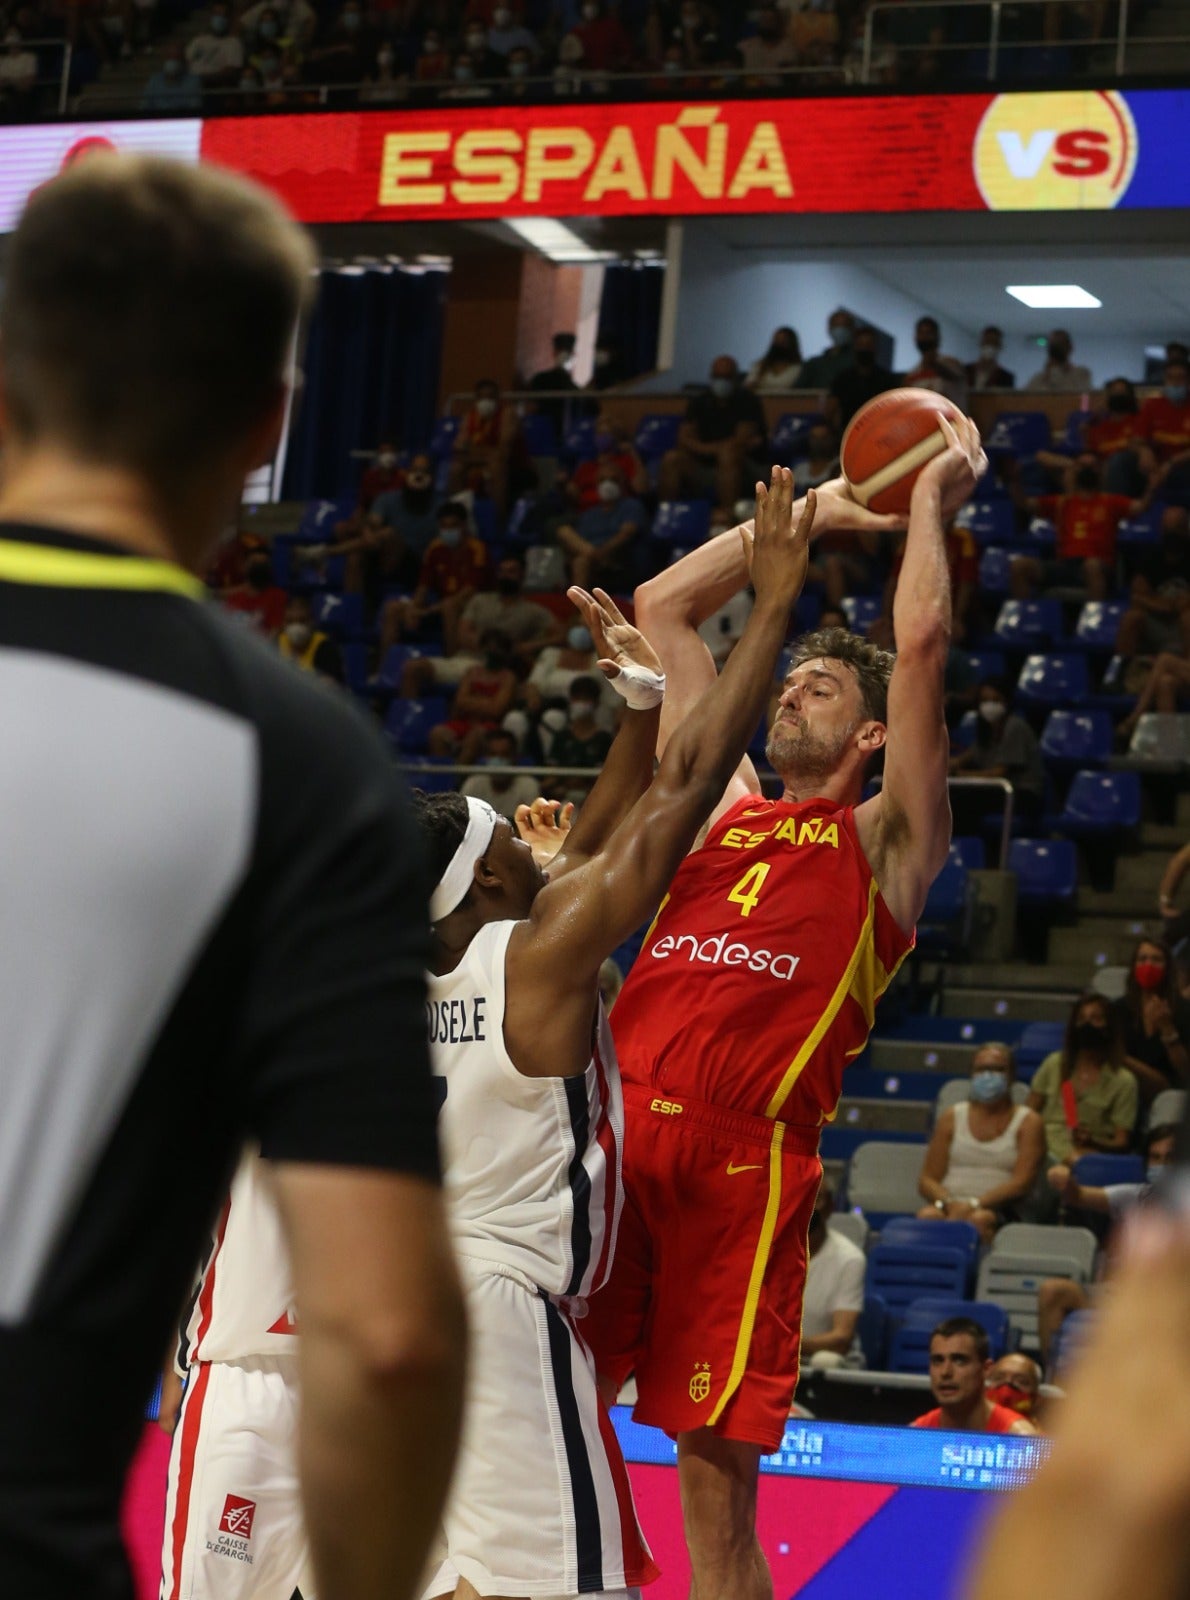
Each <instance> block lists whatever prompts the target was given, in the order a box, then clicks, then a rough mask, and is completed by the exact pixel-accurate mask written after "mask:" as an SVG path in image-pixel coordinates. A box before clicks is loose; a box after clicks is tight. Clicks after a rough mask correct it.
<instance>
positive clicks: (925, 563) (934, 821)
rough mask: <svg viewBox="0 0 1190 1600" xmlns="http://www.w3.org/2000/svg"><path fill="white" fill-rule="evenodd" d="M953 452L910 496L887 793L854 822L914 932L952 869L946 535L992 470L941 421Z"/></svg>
mask: <svg viewBox="0 0 1190 1600" xmlns="http://www.w3.org/2000/svg"><path fill="white" fill-rule="evenodd" d="M938 426H939V427H940V428H941V429H942V431H943V433H944V434H945V435H946V438H947V448H946V449H945V450H944V451H943V452H942V454H941V455H939V456H935V457H934V459H933V460H932V461H931V462H930V463H929V464H928V465H927V466H926V467H925V469H924V470H923V471H922V473H921V476H920V477H919V478H918V480H917V482H916V484H915V485H914V487H913V499H912V502H911V505H910V511H909V533H908V537H907V538H906V541H905V560H904V563H903V565H902V567H901V576H900V580H899V581H898V583H897V590H896V594H895V596H894V598H893V632H894V634H895V637H896V650H897V658H896V665H895V666H894V668H893V673H892V679H891V681H890V683H889V686H888V736H887V740H886V743H885V758H884V785H883V788H882V790H881V792H880V794H879V795H877V796H876V798H875V799H873V800H869V801H868V802H867V803H866V804H864V805H862V806H861V807H860V808H859V810H858V811H857V812H856V824H857V827H858V829H859V835H860V841H861V843H862V845H863V848H864V853H865V854H866V855H867V857H868V861H869V862H870V864H871V866H872V870H873V872H874V873H875V875H876V878H877V880H878V882H879V884H880V889H881V893H882V894H883V896H884V899H885V901H886V903H887V905H888V907H889V910H890V911H891V912H892V914H893V916H894V917H895V918H896V920H897V923H898V924H899V926H900V927H901V928H902V929H903V930H904V931H905V932H909V931H910V930H911V929H912V928H913V926H914V924H915V923H916V922H917V919H918V917H919V916H920V915H921V910H922V907H923V906H924V905H925V900H926V894H927V893H928V891H929V887H930V884H931V883H932V882H933V881H934V878H935V877H936V876H937V874H938V872H939V870H940V868H941V867H942V865H943V863H944V862H945V860H946V852H947V849H948V847H949V844H950V800H949V796H948V794H947V788H946V776H947V758H948V755H949V749H950V746H949V740H948V737H947V732H946V721H945V717H944V715H943V699H944V689H943V680H944V676H945V672H946V657H947V653H948V651H949V649H950V621H951V608H950V577H949V573H948V570H947V565H946V545H945V539H946V525H947V523H948V522H949V521H950V519H951V518H952V517H953V516H954V514H955V512H956V511H957V510H958V508H959V507H960V506H961V505H962V504H963V502H964V500H966V499H967V497H968V496H969V495H970V493H971V491H972V489H973V488H974V487H975V484H976V481H977V480H978V478H979V476H980V474H981V473H982V472H983V470H984V468H985V467H986V465H987V458H986V457H985V456H984V453H983V448H982V446H981V444H980V442H979V430H978V429H977V428H976V426H975V424H974V423H973V422H971V421H970V420H969V419H968V418H966V417H963V418H961V419H959V421H958V422H957V423H956V424H955V425H954V426H952V425H951V424H950V423H949V422H948V421H947V420H946V418H945V417H940V418H939V422H938Z"/></svg>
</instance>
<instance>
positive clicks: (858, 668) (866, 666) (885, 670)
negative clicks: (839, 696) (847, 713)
mask: <svg viewBox="0 0 1190 1600" xmlns="http://www.w3.org/2000/svg"><path fill="white" fill-rule="evenodd" d="M820 657H826V659H827V660H828V661H841V662H842V663H843V664H844V666H847V667H850V668H851V672H852V675H853V676H854V678H855V681H856V682H857V683H858V684H859V692H860V696H861V698H862V700H863V704H864V711H865V713H866V714H867V715H868V716H869V717H870V718H871V719H872V721H873V722H887V721H888V680H889V679H890V678H891V677H892V669H893V666H894V664H895V662H896V659H897V658H896V656H894V655H893V654H892V653H891V652H890V651H888V650H880V649H878V648H877V647H876V646H875V645H874V644H872V643H870V642H869V641H868V640H867V639H861V638H860V637H859V635H858V634H856V633H848V631H847V629H846V628H821V629H820V630H819V631H818V632H817V633H804V634H803V635H802V637H801V638H800V639H799V640H798V641H797V643H796V644H795V645H794V647H793V657H792V659H791V660H790V663H789V670H790V671H791V672H792V671H793V669H794V667H800V666H804V665H805V663H806V662H807V661H817V660H818V659H819V658H820Z"/></svg>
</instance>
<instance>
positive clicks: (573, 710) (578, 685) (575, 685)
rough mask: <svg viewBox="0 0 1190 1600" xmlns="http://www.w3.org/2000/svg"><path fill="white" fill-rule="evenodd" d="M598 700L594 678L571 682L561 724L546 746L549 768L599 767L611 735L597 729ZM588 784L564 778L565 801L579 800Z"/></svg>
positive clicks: (604, 730) (598, 689)
mask: <svg viewBox="0 0 1190 1600" xmlns="http://www.w3.org/2000/svg"><path fill="white" fill-rule="evenodd" d="M599 697H600V687H599V682H598V680H597V679H596V678H593V677H580V678H575V679H574V681H573V682H572V683H571V685H570V697H569V704H568V707H567V714H566V722H565V725H564V726H563V727H562V728H561V729H560V730H559V731H558V732H557V733H556V734H555V735H554V738H553V741H552V743H551V744H550V750H549V757H548V762H549V765H550V766H551V767H601V766H602V765H603V762H604V760H605V759H606V757H607V752H608V751H609V750H610V749H611V743H612V736H611V734H610V733H608V732H607V730H606V729H605V728H603V727H601V726H600V724H599V721H598V719H597V716H596V713H597V711H598V709H599ZM590 784H591V780H590V779H582V778H567V779H565V780H564V781H563V788H564V789H565V791H566V795H567V798H569V799H580V800H581V798H582V796H583V795H584V793H585V792H586V790H587V789H589V788H590Z"/></svg>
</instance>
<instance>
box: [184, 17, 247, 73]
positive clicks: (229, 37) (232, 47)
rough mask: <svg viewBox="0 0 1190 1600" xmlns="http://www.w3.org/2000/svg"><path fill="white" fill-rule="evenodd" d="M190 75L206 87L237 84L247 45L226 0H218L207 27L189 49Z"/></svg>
mask: <svg viewBox="0 0 1190 1600" xmlns="http://www.w3.org/2000/svg"><path fill="white" fill-rule="evenodd" d="M186 61H187V64H188V65H189V68H190V70H191V72H193V73H194V75H195V76H196V77H198V78H201V79H202V83H203V87H204V88H210V89H217V88H223V87H225V86H228V85H231V84H233V83H235V82H236V80H237V79H238V78H239V75H240V72H241V69H242V68H243V65H244V46H243V43H242V41H241V40H240V38H239V36H238V34H237V33H236V32H235V30H234V27H233V22H232V14H231V7H230V6H229V5H228V4H227V0H215V4H214V5H213V6H212V7H211V9H210V11H209V13H208V14H207V25H206V27H205V28H203V30H202V31H201V33H196V34H195V35H194V38H193V39H191V41H190V43H189V44H188V45H187V46H186Z"/></svg>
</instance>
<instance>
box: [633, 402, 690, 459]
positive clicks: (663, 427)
mask: <svg viewBox="0 0 1190 1600" xmlns="http://www.w3.org/2000/svg"><path fill="white" fill-rule="evenodd" d="M681 425H682V418H681V414H680V413H679V412H677V411H650V412H649V413H648V414H647V415H646V416H643V417H642V418H641V419H640V421H639V422H638V423H637V426H636V436H635V438H634V440H633V443H634V444H635V445H636V448H637V451H638V452H639V454H640V455H641V456H643V457H644V459H645V460H646V461H649V462H652V461H657V460H659V459H660V458H661V457H662V456H663V455H664V454H665V452H666V451H667V450H672V449H673V447H674V445H676V444H677V442H678V429H679V428H680V427H681Z"/></svg>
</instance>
